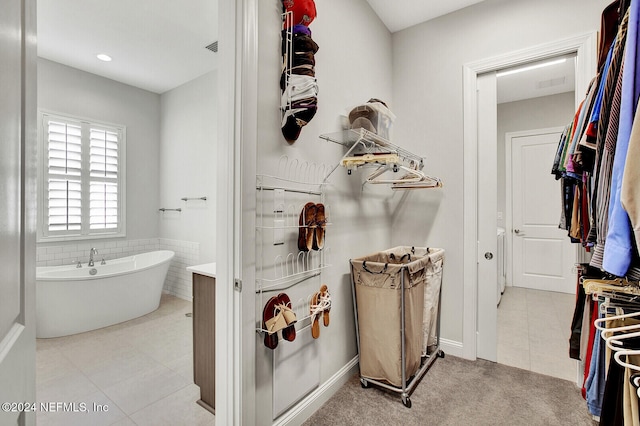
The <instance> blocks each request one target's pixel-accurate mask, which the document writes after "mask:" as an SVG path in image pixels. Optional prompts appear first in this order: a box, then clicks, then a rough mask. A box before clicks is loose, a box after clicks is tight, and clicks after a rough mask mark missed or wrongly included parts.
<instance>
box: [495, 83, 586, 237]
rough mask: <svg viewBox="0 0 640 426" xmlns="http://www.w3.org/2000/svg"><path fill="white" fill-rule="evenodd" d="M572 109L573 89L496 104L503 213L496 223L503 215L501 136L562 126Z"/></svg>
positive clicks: (500, 192)
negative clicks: (556, 93)
mask: <svg viewBox="0 0 640 426" xmlns="http://www.w3.org/2000/svg"><path fill="white" fill-rule="evenodd" d="M575 109H576V108H575V92H566V93H560V94H558V95H552V96H542V97H538V98H533V99H526V100H522V101H516V102H506V103H503V104H499V105H498V211H499V212H502V213H503V215H502V219H498V226H501V227H504V226H505V223H506V222H505V219H506V214H507V207H506V205H505V203H506V192H505V191H506V179H507V178H506V176H505V170H506V165H505V162H506V159H505V150H506V145H505V144H506V142H507V141H506V140H505V135H506V134H507V133H510V132H520V131H524V130H534V129H546V128H550V127H564V126H566V125H567V124H569V122H570V121H571V120H572V119H573V115H574V113H575ZM549 172H551V168H549Z"/></svg>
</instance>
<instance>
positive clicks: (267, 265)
mask: <svg viewBox="0 0 640 426" xmlns="http://www.w3.org/2000/svg"><path fill="white" fill-rule="evenodd" d="M330 170H331V167H330V166H327V165H320V164H315V163H312V162H307V161H299V160H297V159H290V158H289V157H288V156H282V157H281V158H280V160H279V162H278V168H277V172H276V174H274V175H264V174H262V175H258V176H257V178H256V190H257V203H256V243H257V244H256V246H257V247H256V250H257V253H256V263H257V264H256V295H257V297H258V300H257V303H258V306H260V307H262V306H264V304H265V303H266V302H267V300H268V299H269V298H270V297H271V296H272V295H277V294H278V293H281V292H286V291H288V290H290V289H292V288H294V287H296V286H298V285H299V284H301V283H305V282H307V281H309V280H311V279H313V278H315V277H319V276H320V275H321V273H322V271H323V270H325V269H326V268H329V267H330V266H331V265H330V264H329V262H328V259H329V256H330V251H331V250H330V248H328V247H326V246H325V247H323V248H322V249H319V250H308V251H303V250H299V249H298V247H297V244H296V243H297V238H298V235H299V233H300V231H301V229H303V230H304V229H307V227H308V225H309V224H307V223H304V222H303V223H300V220H301V219H300V214H301V211H302V209H303V207H304V206H305V204H306V203H308V202H314V203H322V204H323V205H324V207H325V216H326V218H327V219H328V221H327V222H325V224H324V226H325V227H326V228H328V227H330V226H331V222H330V220H331V209H330V207H329V206H327V205H326V203H325V187H326V186H327V185H328V183H327V181H326V177H327V174H328V173H329V171H330ZM318 287H319V284H318ZM291 302H292V305H293V306H292V309H293V311H294V312H295V313H296V317H297V318H298V321H297V324H296V330H297V331H303V330H305V329H307V328H310V327H311V321H310V319H311V315H310V305H311V295H308V296H305V297H303V298H297V299H292V300H291ZM256 331H257V332H258V333H259V334H261V335H262V334H263V333H266V332H267V330H265V329H263V328H262V318H260V319H259V321H258V322H257V324H256Z"/></svg>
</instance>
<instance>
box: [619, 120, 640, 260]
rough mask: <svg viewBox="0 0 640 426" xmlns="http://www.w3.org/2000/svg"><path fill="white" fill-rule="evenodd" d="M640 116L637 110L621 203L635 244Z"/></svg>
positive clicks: (639, 227) (638, 236) (639, 215)
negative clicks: (629, 222) (629, 223)
mask: <svg viewBox="0 0 640 426" xmlns="http://www.w3.org/2000/svg"><path fill="white" fill-rule="evenodd" d="M639 159H640V114H639V113H638V110H636V116H635V121H634V125H633V129H632V130H631V137H630V138H629V149H628V151H627V159H626V162H625V166H624V174H623V176H622V189H621V195H620V201H621V203H622V206H623V207H624V209H625V211H626V212H627V214H628V215H629V219H630V221H631V225H632V229H633V235H634V243H635V247H636V249H637V247H638V245H639V242H640V161H638V160H639Z"/></svg>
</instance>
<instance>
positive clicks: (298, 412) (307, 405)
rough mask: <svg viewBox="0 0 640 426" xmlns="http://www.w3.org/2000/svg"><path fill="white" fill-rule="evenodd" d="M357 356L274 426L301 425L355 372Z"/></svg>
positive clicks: (280, 418)
mask: <svg viewBox="0 0 640 426" xmlns="http://www.w3.org/2000/svg"><path fill="white" fill-rule="evenodd" d="M357 368H358V356H357V355H356V356H355V357H354V358H353V359H352V360H351V361H349V362H348V363H347V364H346V365H345V366H344V367H342V368H341V369H340V370H338V372H337V373H335V374H334V375H333V376H331V378H329V380H327V381H326V382H324V383H323V384H321V385H320V386H319V387H318V388H317V389H316V390H314V391H313V392H311V393H310V394H309V395H307V396H306V397H305V398H304V399H302V400H301V401H300V402H299V403H297V404H296V405H295V406H294V407H293V408H291V409H290V410H289V411H287V412H286V413H284V414H283V415H282V416H280V417H279V418H278V419H276V422H275V423H274V426H285V425H286V426H289V425H291V426H295V425H301V424H302V423H303V422H304V421H305V420H307V419H308V418H309V417H311V415H312V414H313V413H315V412H316V411H317V410H318V409H319V408H320V407H321V406H322V405H323V404H324V403H325V402H327V401H328V400H329V398H331V397H332V396H333V394H335V393H336V392H337V391H338V389H340V387H341V386H342V385H344V384H345V383H346V382H347V380H349V378H350V377H351V376H352V375H353V374H355V373H356V372H357Z"/></svg>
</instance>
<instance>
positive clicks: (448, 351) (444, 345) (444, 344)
mask: <svg viewBox="0 0 640 426" xmlns="http://www.w3.org/2000/svg"><path fill="white" fill-rule="evenodd" d="M440 349H442V351H443V352H444V353H445V355H453V356H457V357H458V358H464V351H463V349H464V346H463V345H462V342H456V341H455V340H448V339H440Z"/></svg>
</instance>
